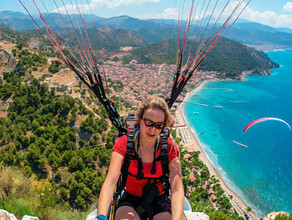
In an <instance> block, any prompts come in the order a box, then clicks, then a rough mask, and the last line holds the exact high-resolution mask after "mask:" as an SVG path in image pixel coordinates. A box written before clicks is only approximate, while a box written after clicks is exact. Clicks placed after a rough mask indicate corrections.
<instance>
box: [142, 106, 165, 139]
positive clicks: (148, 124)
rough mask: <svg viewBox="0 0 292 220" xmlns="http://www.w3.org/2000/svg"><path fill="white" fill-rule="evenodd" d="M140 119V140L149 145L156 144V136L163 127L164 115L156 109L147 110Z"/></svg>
mask: <svg viewBox="0 0 292 220" xmlns="http://www.w3.org/2000/svg"><path fill="white" fill-rule="evenodd" d="M142 117H143V118H140V122H139V124H140V139H141V141H142V142H144V141H147V142H150V143H151V144H154V143H155V142H156V139H157V137H158V135H159V134H160V132H161V130H162V128H163V127H164V125H165V114H164V112H163V111H162V110H160V109H156V108H149V109H147V110H146V111H145V112H144V114H143V116H142Z"/></svg>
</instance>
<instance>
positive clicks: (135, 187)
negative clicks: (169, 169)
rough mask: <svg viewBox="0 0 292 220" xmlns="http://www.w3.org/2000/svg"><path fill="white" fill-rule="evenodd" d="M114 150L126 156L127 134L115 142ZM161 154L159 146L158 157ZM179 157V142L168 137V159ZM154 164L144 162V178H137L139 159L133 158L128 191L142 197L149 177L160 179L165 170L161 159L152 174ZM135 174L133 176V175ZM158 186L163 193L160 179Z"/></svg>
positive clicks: (160, 192)
mask: <svg viewBox="0 0 292 220" xmlns="http://www.w3.org/2000/svg"><path fill="white" fill-rule="evenodd" d="M113 151H115V152H117V153H119V154H121V155H122V156H124V157H125V155H126V152H127V136H126V135H124V136H122V137H120V138H119V140H118V141H117V142H116V143H115V145H114V147H113ZM160 155H161V146H159V148H158V151H157V154H156V157H159V156H160ZM176 157H179V150H178V147H177V144H176V143H175V141H173V140H172V139H171V138H170V137H169V138H168V161H169V162H170V161H172V160H173V159H174V158H176ZM152 164H153V162H150V163H142V165H143V170H142V172H143V174H144V178H142V179H140V180H139V179H137V178H136V175H137V172H138V161H137V160H135V159H133V160H131V163H130V166H129V169H128V171H129V173H130V174H129V175H128V178H127V182H126V191H127V192H128V193H130V194H132V195H134V196H138V197H142V190H143V187H144V186H145V185H146V184H147V181H148V179H149V178H153V179H151V181H152V182H155V178H156V179H158V178H160V177H162V175H163V171H162V166H161V161H160V160H159V161H157V162H156V173H155V174H151V169H152ZM131 174H132V175H133V176H132V175H131ZM156 186H157V187H158V189H159V194H160V195H161V194H163V193H164V191H163V187H162V182H161V181H158V182H157V183H156Z"/></svg>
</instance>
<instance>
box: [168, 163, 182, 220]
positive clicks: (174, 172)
mask: <svg viewBox="0 0 292 220" xmlns="http://www.w3.org/2000/svg"><path fill="white" fill-rule="evenodd" d="M169 179H170V187H171V213H172V219H173V220H180V219H182V215H183V210H184V187H183V183H182V172H181V164H180V159H179V157H176V158H174V159H173V160H172V161H170V163H169Z"/></svg>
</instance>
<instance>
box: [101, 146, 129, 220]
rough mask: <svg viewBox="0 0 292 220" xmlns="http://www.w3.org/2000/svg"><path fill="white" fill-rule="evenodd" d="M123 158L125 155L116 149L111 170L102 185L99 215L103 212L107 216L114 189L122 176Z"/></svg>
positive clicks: (112, 157) (110, 166)
mask: <svg viewBox="0 0 292 220" xmlns="http://www.w3.org/2000/svg"><path fill="white" fill-rule="evenodd" d="M123 160H124V157H123V156H122V155H120V154H119V153H117V152H115V151H113V152H112V156H111V162H110V165H109V170H108V173H107V176H106V178H105V181H104V183H103V185H102V188H101V191H100V195H99V199H98V207H97V210H98V215H100V214H103V215H105V216H107V213H108V209H109V205H110V203H111V200H112V198H113V194H114V190H115V187H116V184H117V181H118V179H119V176H120V171H121V167H122V165H123Z"/></svg>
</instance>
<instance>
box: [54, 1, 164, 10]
mask: <svg viewBox="0 0 292 220" xmlns="http://www.w3.org/2000/svg"><path fill="white" fill-rule="evenodd" d="M145 2H160V0H91V1H90V3H89V4H87V3H84V4H83V5H81V4H78V7H79V8H80V10H81V9H82V8H83V10H84V12H89V7H90V8H91V9H97V8H117V7H120V6H123V5H138V4H142V3H145ZM58 7H59V10H60V11H61V12H62V13H65V12H66V9H65V7H66V8H67V10H68V12H69V13H74V11H77V10H78V7H77V6H76V5H75V4H74V3H73V5H72V4H67V5H65V7H64V6H63V7H62V6H60V5H58ZM53 12H58V9H55V10H53Z"/></svg>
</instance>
